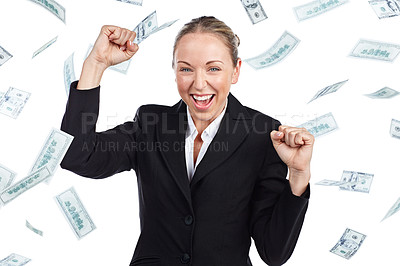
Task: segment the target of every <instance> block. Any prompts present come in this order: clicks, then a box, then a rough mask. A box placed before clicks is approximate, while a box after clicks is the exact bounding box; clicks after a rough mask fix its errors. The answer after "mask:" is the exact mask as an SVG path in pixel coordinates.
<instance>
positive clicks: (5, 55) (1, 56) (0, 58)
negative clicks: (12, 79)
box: [0, 46, 13, 66]
mask: <svg viewBox="0 0 400 266" xmlns="http://www.w3.org/2000/svg"><path fill="white" fill-rule="evenodd" d="M11 57H13V56H12V54H10V53H9V52H7V51H6V49H4V48H3V47H1V46H0V66H2V65H3V64H4V63H5V62H7V61H8V60H9V59H10V58H11Z"/></svg>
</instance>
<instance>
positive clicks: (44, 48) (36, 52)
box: [32, 36, 58, 58]
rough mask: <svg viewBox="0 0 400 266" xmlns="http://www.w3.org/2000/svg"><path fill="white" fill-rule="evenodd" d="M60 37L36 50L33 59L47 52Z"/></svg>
mask: <svg viewBox="0 0 400 266" xmlns="http://www.w3.org/2000/svg"><path fill="white" fill-rule="evenodd" d="M57 38H58V36H56V37H54V38H53V39H51V40H50V41H48V42H47V43H46V44H44V45H43V46H42V47H40V48H39V49H38V50H36V51H35V52H34V53H33V55H32V58H34V57H35V56H37V55H38V54H40V53H41V52H43V51H44V50H46V49H47V48H48V47H49V46H50V45H52V44H53V43H55V42H56V41H57Z"/></svg>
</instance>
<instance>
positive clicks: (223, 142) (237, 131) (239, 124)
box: [190, 93, 251, 188]
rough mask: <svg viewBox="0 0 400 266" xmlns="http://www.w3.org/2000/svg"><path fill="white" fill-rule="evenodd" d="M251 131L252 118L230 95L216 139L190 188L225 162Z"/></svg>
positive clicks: (197, 169)
mask: <svg viewBox="0 0 400 266" xmlns="http://www.w3.org/2000/svg"><path fill="white" fill-rule="evenodd" d="M250 130H251V118H250V115H249V113H248V112H247V110H246V109H245V108H244V106H243V105H242V104H241V103H240V102H239V101H238V100H237V99H236V98H235V97H234V96H233V95H232V94H230V93H229V95H228V106H227V108H226V112H225V115H224V117H223V119H222V121H221V124H220V127H219V129H218V132H217V134H216V135H215V137H214V139H213V140H212V142H211V143H210V146H209V147H208V149H207V151H206V153H205V155H204V157H203V159H202V160H201V162H200V163H199V165H198V166H197V168H196V171H195V173H194V175H193V179H192V181H191V182H190V188H193V187H194V186H195V185H196V184H197V183H198V182H199V181H200V180H201V179H202V178H203V177H204V176H206V175H207V174H208V173H209V172H210V171H212V170H213V169H214V168H215V167H217V166H218V165H220V164H221V163H222V162H224V161H225V160H226V159H227V158H229V156H230V155H231V154H232V153H233V152H235V150H236V149H237V148H238V147H239V145H240V144H241V143H242V142H243V140H244V139H245V138H246V136H247V135H248V134H249V132H250Z"/></svg>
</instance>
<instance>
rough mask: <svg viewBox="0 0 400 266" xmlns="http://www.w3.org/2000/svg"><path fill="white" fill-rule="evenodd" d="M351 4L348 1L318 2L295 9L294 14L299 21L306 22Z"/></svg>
mask: <svg viewBox="0 0 400 266" xmlns="http://www.w3.org/2000/svg"><path fill="white" fill-rule="evenodd" d="M347 2H349V1H348V0H317V1H312V2H310V3H307V4H305V5H301V6H297V7H295V8H294V13H295V14H296V17H297V19H298V20H299V21H302V20H306V19H309V18H312V17H315V16H318V15H321V14H324V13H325V12H327V11H330V10H332V9H334V8H336V7H338V6H341V5H343V4H345V3H347Z"/></svg>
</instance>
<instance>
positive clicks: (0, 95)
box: [0, 91, 4, 100]
mask: <svg viewBox="0 0 400 266" xmlns="http://www.w3.org/2000/svg"><path fill="white" fill-rule="evenodd" d="M3 96H4V92H1V91H0V100H1V98H3Z"/></svg>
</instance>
